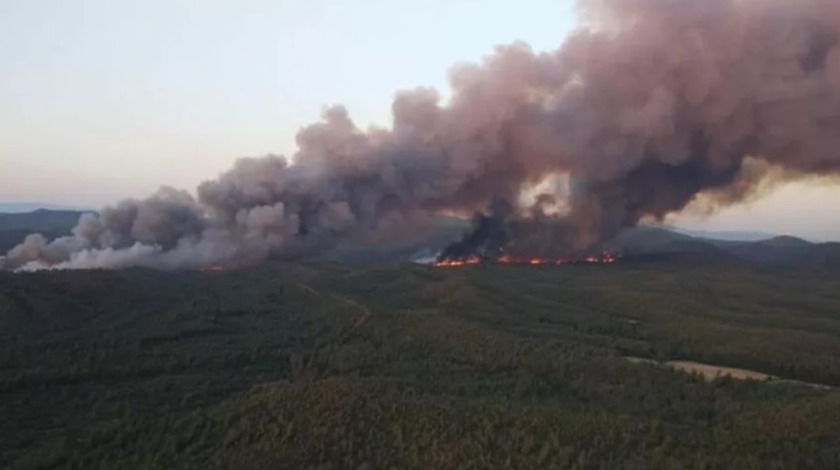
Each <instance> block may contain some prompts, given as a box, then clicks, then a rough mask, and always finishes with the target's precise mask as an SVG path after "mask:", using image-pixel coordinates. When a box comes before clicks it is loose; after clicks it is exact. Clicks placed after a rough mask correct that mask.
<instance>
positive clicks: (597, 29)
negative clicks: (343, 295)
mask: <svg viewBox="0 0 840 470" xmlns="http://www.w3.org/2000/svg"><path fill="white" fill-rule="evenodd" d="M581 11H582V13H583V18H584V24H583V25H582V26H581V28H580V29H579V30H578V31H576V32H575V33H574V34H573V35H571V36H570V37H569V38H568V39H567V40H566V42H565V44H563V45H562V46H561V47H560V48H559V49H557V50H556V51H553V52H549V53H534V52H533V51H532V50H530V48H529V47H528V46H527V45H525V44H513V45H510V46H506V47H501V48H499V49H498V50H497V51H496V53H495V54H493V55H491V56H490V57H488V58H487V59H486V60H485V61H484V62H483V63H482V64H480V65H462V66H459V67H457V68H455V69H454V70H453V71H452V73H451V86H452V89H453V95H452V99H451V101H450V102H449V103H446V104H442V103H441V101H440V99H439V97H438V95H437V93H436V92H435V91H433V90H430V89H418V90H414V91H408V92H402V93H399V94H398V95H397V97H396V99H395V101H394V103H393V107H392V108H393V109H392V111H393V123H392V126H391V128H390V129H373V130H369V131H362V130H360V129H358V128H357V127H356V126H355V125H354V124H353V122H352V121H351V119H350V117H349V116H348V113H347V112H346V111H345V110H344V109H343V108H341V107H335V108H331V109H329V110H327V111H326V112H325V113H324V116H323V120H322V122H319V123H316V124H313V125H310V126H308V127H306V128H304V129H303V130H302V131H301V132H300V133H299V135H298V136H297V142H298V144H299V151H298V153H297V154H296V155H295V158H294V159H293V162H292V163H290V162H289V161H288V160H286V159H284V158H281V157H273V156H269V157H266V158H257V159H244V160H240V161H238V162H237V163H236V164H235V165H234V167H233V168H232V169H231V170H230V171H228V172H227V173H225V174H223V175H221V176H220V177H219V178H218V179H216V180H213V181H208V182H205V183H203V184H202V185H201V186H200V187H199V188H198V191H197V195H196V196H195V197H193V196H191V195H190V194H188V193H185V192H181V191H176V190H172V189H162V190H160V191H159V192H158V193H156V194H154V195H153V196H151V197H150V198H148V199H146V200H142V201H125V202H123V203H120V204H118V205H117V206H116V207H113V208H108V209H105V210H103V211H102V212H101V213H100V214H99V215H98V216H85V217H83V218H82V220H81V221H80V222H79V225H78V227H76V229H75V231H74V234H73V236H71V237H67V238H62V239H58V240H56V241H53V242H51V243H48V242H47V241H46V240H44V239H43V237H39V236H37V235H35V236H31V237H29V238H27V240H26V241H25V242H24V243H23V244H22V245H21V246H19V247H17V248H15V249H13V250H11V251H10V252H9V253H8V254H7V256H6V257H5V259H3V260H2V261H0V265H2V267H5V268H6V269H21V268H23V269H28V268H36V267H42V266H54V267H60V268H81V267H85V268H87V267H108V268H110V267H124V266H153V267H160V268H172V269H174V268H192V267H199V266H205V265H208V264H237V263H249V262H254V261H258V260H260V259H262V258H264V257H265V256H267V255H269V254H278V255H283V256H295V255H301V256H306V255H308V254H312V253H318V252H321V251H322V250H324V249H327V248H329V247H331V246H333V245H335V244H336V243H338V242H341V241H345V240H349V239H356V238H364V236H365V234H379V235H380V236H381V234H382V233H383V232H387V231H389V230H405V229H406V228H407V227H411V226H412V224H414V223H416V221H417V220H424V218H426V217H427V216H428V215H429V214H434V213H437V212H441V211H447V212H453V211H455V212H462V213H471V212H475V211H484V210H488V208H489V207H490V206H491V205H492V204H495V203H494V201H506V202H507V203H508V204H509V205H510V208H509V210H506V211H504V215H503V216H502V219H499V220H502V221H503V222H504V223H505V225H506V226H507V227H508V229H506V230H504V231H503V232H504V233H505V237H506V238H507V239H508V240H507V242H511V243H515V242H516V238H517V236H518V234H520V233H522V232H523V230H519V229H517V227H520V228H522V227H528V226H532V225H534V224H533V222H538V221H540V220H553V221H555V222H557V223H555V224H553V225H552V226H554V227H563V229H562V233H554V235H555V236H556V240H557V241H558V243H562V244H563V245H564V246H565V247H567V248H566V249H568V250H570V251H580V250H585V249H587V248H589V247H592V246H593V245H595V244H597V243H598V242H600V241H602V240H604V239H605V238H608V237H610V236H611V235H612V234H613V233H615V231H616V230H618V229H619V228H621V227H624V226H630V225H633V224H636V223H638V222H639V221H640V220H641V219H643V218H645V217H654V218H661V217H663V216H665V215H666V214H668V213H671V212H675V211H680V210H682V209H683V208H684V207H685V206H686V205H687V204H688V203H689V202H691V201H692V200H693V199H695V197H696V196H697V195H698V194H699V193H703V192H709V191H713V192H714V193H715V195H716V196H715V200H716V201H719V202H721V203H732V202H737V201H739V200H741V199H743V198H745V197H749V196H750V195H751V192H752V191H754V190H755V188H757V187H758V182H760V181H761V180H762V176H763V174H764V173H763V172H762V171H758V172H757V171H756V169H757V168H758V169H761V168H774V167H781V168H784V169H787V170H790V171H794V172H797V173H798V174H832V173H835V172H838V171H840V43H839V42H838V41H840V2H837V0H702V1H693V0H591V1H585V2H582V5H581ZM750 161H754V162H759V163H760V164H759V165H748V164H747V163H746V162H750ZM545 181H564V182H565V183H564V185H563V188H560V187H557V188H554V189H552V188H551V186H552V185H551V184H549V185H548V188H546V186H547V185H546V183H545ZM534 187H540V188H542V190H543V192H544V193H545V194H538V195H536V197H532V198H531V200H533V201H534V202H533V203H532V204H525V205H522V204H520V202H519V201H522V200H523V199H527V198H522V197H521V196H522V194H523V193H524V192H528V191H531V190H532V188H534ZM550 207H555V208H556V207H562V210H555V211H553V212H552V211H550V210H546V208H550ZM496 215H498V214H496ZM485 217H486V218H489V219H494V218H498V217H493V215H491V216H489V217H488V216H485ZM487 223H488V221H487V220H485V221H484V223H483V224H482V223H479V224H478V228H479V230H481V228H482V227H484V228H486V226H487ZM524 232H528V230H524ZM395 233H397V232H395ZM467 239H469V237H467V238H465V240H467ZM473 240H474V241H475V243H476V244H478V245H482V246H483V248H482V249H488V250H494V249H496V245H497V244H498V243H500V241H499V240H490V239H487V238H486V237H483V236H481V234H477V235H476V236H474V237H473ZM543 243H545V241H543ZM456 248H457V249H459V250H461V252H464V251H465V250H466V251H468V250H469V249H472V248H469V247H465V246H461V247H456Z"/></svg>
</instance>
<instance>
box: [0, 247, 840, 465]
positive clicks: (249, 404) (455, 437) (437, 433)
mask: <svg viewBox="0 0 840 470" xmlns="http://www.w3.org/2000/svg"><path fill="white" fill-rule="evenodd" d="M627 357H637V358H647V359H654V360H657V361H667V360H692V361H698V362H703V363H708V364H715V365H721V366H729V367H738V368H746V369H752V370H756V371H760V372H764V373H767V374H770V375H773V376H776V377H779V378H783V379H788V380H767V381H754V380H737V379H734V378H731V377H721V378H715V379H708V378H704V377H702V376H700V375H696V374H695V375H692V374H689V373H686V372H681V371H677V370H672V369H669V368H667V367H659V366H657V365H655V364H650V363H644V362H631V361H629V360H627V359H626V358H627ZM794 381H801V382H794ZM804 382H807V383H811V384H823V385H828V386H829V387H816V386H811V385H809V384H807V383H804ZM834 386H840V271H837V270H826V269H810V270H805V269H798V270H781V269H769V268H763V269H762V268H755V267H746V266H742V265H735V264H727V263H715V264H710V263H696V262H695V263H690V264H688V263H681V264H674V263H670V264H669V263H652V262H651V263H619V264H617V265H614V266H541V267H531V266H495V265H482V266H475V267H469V268H457V269H435V268H431V267H428V266H419V265H403V266H386V267H375V268H372V267H368V268H359V267H348V266H341V265H328V264H322V265H306V264H288V263H268V264H265V265H262V266H260V267H258V268H253V269H248V270H241V271H227V272H189V273H161V272H154V271H148V270H127V271H112V272H105V271H90V272H41V273H32V274H9V273H0V468H3V469H6V468H8V469H15V470H19V469H50V468H73V469H85V470H87V469H109V470H111V469H172V468H194V469H222V468H225V469H227V468H230V469H263V468H290V469H319V470H321V469H323V470H326V469H379V468H393V469H460V468H474V469H479V468H511V469H526V468H527V469H530V468H573V469H590V468H591V469H598V468H628V469H647V468H668V469H671V468H673V469H690V468H697V469H701V468H706V469H712V468H755V469H768V468H827V469H834V468H840V390H837V389H835V388H833V387H834Z"/></svg>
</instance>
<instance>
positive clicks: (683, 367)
mask: <svg viewBox="0 0 840 470" xmlns="http://www.w3.org/2000/svg"><path fill="white" fill-rule="evenodd" d="M625 359H627V360H628V361H630V362H635V363H641V364H651V365H655V366H658V367H662V366H664V367H669V368H671V369H676V370H680V371H683V372H688V373H690V374H694V373H696V374H700V375H702V376H703V377H704V378H706V380H714V379H717V378H720V377H731V378H733V379H739V380H757V381H760V382H767V383H770V384H794V385H804V386H806V387H811V388H818V389H821V390H833V389H834V388H835V387H831V386H829V385H823V384H815V383H810V382H802V381H799V380H789V379H783V378H781V377H776V376H775V375H770V374H765V373H763V372H758V371H755V370H749V369H738V368H735V367H723V366H716V365H712V364H703V363H700V362H694V361H665V362H660V361H657V360H654V359H645V358H641V357H625Z"/></svg>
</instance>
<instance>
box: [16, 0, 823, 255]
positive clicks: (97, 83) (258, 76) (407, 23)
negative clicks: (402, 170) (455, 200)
mask: <svg viewBox="0 0 840 470" xmlns="http://www.w3.org/2000/svg"><path fill="white" fill-rule="evenodd" d="M574 24H575V15H574V8H573V1H572V0H553V1H552V0H518V1H502V0H391V1H387V0H355V1H342V0H305V1H304V0H299V1H290V0H238V1H237V0H144V1H129V0H0V200H2V201H41V202H49V203H64V204H73V205H92V206H100V205H102V204H107V203H111V202H114V201H116V200H118V199H120V198H122V197H125V196H131V197H140V196H143V195H145V194H148V193H150V192H151V191H153V190H154V189H155V188H156V187H157V186H159V185H160V184H168V185H173V186H177V187H182V188H188V189H193V188H194V187H195V185H196V184H197V183H199V182H200V181H201V180H204V179H207V178H211V177H214V176H215V175H217V174H218V173H219V172H221V171H223V170H225V169H226V168H227V167H229V166H230V164H231V163H232V161H233V160H234V159H235V158H236V157H239V156H256V155H264V154H266V153H281V154H287V155H288V154H292V153H293V152H294V135H295V133H296V131H297V129H299V128H300V127H301V126H302V125H305V124H307V123H309V122H312V121H314V120H316V119H317V118H318V116H319V114H320V110H321V109H322V108H323V106H324V105H328V104H336V103H341V104H344V105H346V106H347V107H348V108H349V110H350V113H351V115H352V116H353V117H354V118H355V119H356V120H357V122H359V123H360V124H362V125H367V124H369V123H381V124H387V123H388V121H389V113H390V101H391V98H392V97H393V94H394V92H395V91H396V90H399V89H405V88H413V87H415V86H434V87H436V88H438V89H439V90H441V91H442V92H443V93H444V94H445V93H446V77H447V71H448V69H449V68H450V67H451V66H452V65H453V64H455V63H457V62H459V61H476V60H479V59H480V58H481V57H482V56H484V55H487V54H488V53H490V52H492V49H493V47H494V46H495V45H498V44H503V43H509V42H512V41H514V40H524V41H526V42H528V43H530V44H531V45H532V47H533V48H534V49H537V50H547V49H554V48H556V47H557V46H558V45H559V44H560V43H561V42H562V40H563V37H564V36H565V35H566V34H567V33H568V32H569V31H570V29H571V28H572V27H573V26H574ZM837 195H838V193H837V191H836V190H835V189H833V188H829V189H825V188H822V189H805V188H803V187H801V186H800V187H794V188H793V189H791V188H788V189H786V190H784V191H782V192H781V193H780V194H779V195H776V196H775V197H772V198H771V199H770V200H769V201H765V202H763V203H759V204H756V205H754V206H752V207H751V208H747V209H744V208H736V209H734V210H731V211H729V212H728V213H724V214H722V215H720V216H718V217H715V218H714V219H712V220H710V221H709V220H707V221H694V222H691V221H687V222H686V223H687V224H689V225H692V226H696V227H706V228H715V229H717V228H724V229H740V228H751V229H762V230H770V231H787V232H794V233H798V234H801V235H805V236H811V237H818V238H840V221H838V217H837V216H835V215H834V214H835V213H836V210H833V209H834V208H833V207H832V205H833V203H834V201H835V200H836V199H837ZM803 201H808V202H809V204H810V208H811V209H810V211H808V213H803V211H793V212H792V213H790V214H788V215H784V214H780V210H781V208H783V207H785V206H790V207H794V208H799V207H801V205H800V203H801V202H803ZM738 211H741V212H738ZM745 211H746V212H745ZM744 214H746V216H747V218H746V219H744V217H743V216H744ZM800 219H801V220H800Z"/></svg>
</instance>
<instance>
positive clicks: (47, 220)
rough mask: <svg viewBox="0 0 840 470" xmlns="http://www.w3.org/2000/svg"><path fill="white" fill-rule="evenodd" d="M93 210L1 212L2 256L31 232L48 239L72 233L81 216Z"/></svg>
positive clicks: (0, 245)
mask: <svg viewBox="0 0 840 470" xmlns="http://www.w3.org/2000/svg"><path fill="white" fill-rule="evenodd" d="M87 212H91V211H72V210H49V209H37V210H35V211H32V212H18V213H7V214H3V213H0V256H2V255H3V254H5V253H6V251H8V250H10V249H11V248H14V247H15V246H16V245H17V244H18V243H20V242H22V241H23V239H24V238H26V236H27V235H29V234H30V233H40V234H42V235H44V236H45V237H47V238H48V239H54V238H58V237H63V236H66V235H70V233H71V231H72V229H73V227H75V226H76V224H77V223H78V222H79V217H81V216H82V214H85V213H87Z"/></svg>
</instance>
